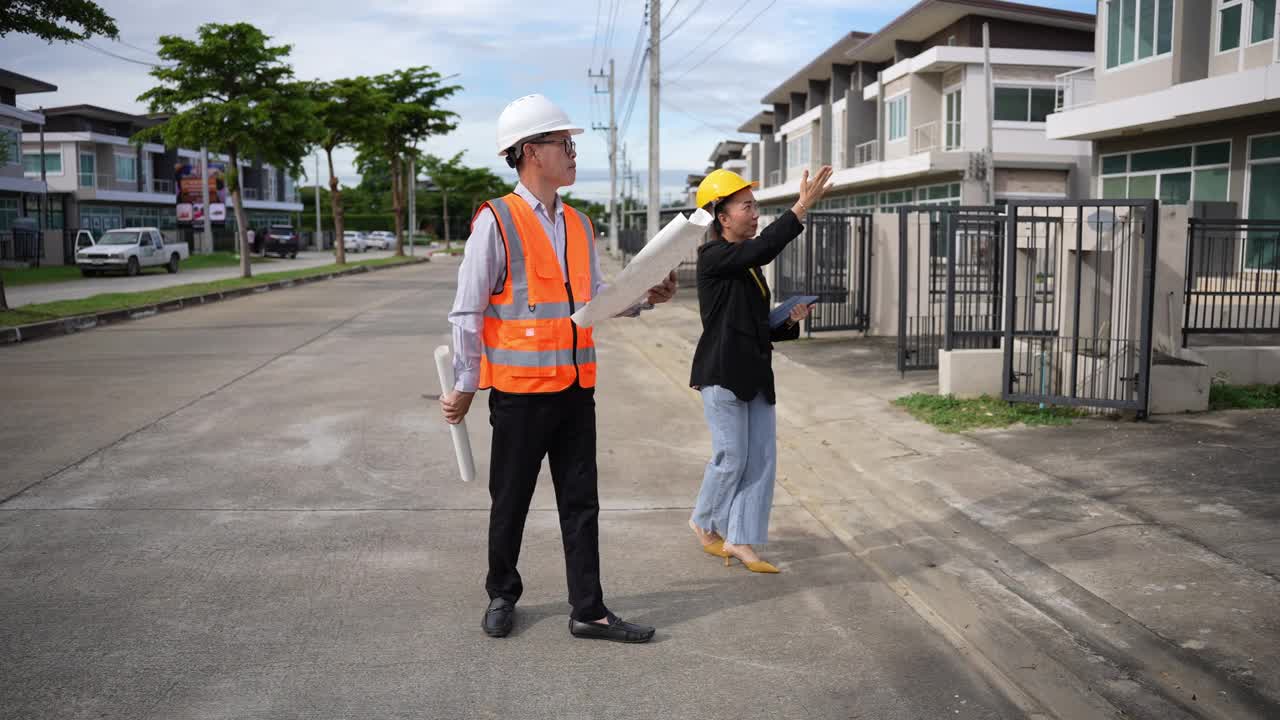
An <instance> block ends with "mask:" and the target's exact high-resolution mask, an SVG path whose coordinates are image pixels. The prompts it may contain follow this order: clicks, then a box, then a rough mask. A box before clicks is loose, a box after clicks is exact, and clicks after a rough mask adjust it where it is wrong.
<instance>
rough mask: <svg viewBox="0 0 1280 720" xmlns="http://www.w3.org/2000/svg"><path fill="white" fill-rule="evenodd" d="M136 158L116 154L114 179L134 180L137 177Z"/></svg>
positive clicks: (122, 180)
mask: <svg viewBox="0 0 1280 720" xmlns="http://www.w3.org/2000/svg"><path fill="white" fill-rule="evenodd" d="M137 162H138V160H137V158H135V157H134V156H132V155H116V180H120V181H121V182H134V181H136V180H137V179H138V166H137V164H136V163H137Z"/></svg>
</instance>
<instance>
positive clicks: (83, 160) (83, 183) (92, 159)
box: [80, 153, 98, 187]
mask: <svg viewBox="0 0 1280 720" xmlns="http://www.w3.org/2000/svg"><path fill="white" fill-rule="evenodd" d="M97 161H98V158H97V156H95V155H94V154H93V153H80V187H93V180H94V178H93V175H94V173H95V172H97V171H96V170H95V169H94V168H95V166H96V164H97Z"/></svg>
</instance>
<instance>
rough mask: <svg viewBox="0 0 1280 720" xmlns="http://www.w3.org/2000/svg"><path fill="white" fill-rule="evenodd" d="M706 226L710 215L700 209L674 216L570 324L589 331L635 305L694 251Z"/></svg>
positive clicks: (575, 314)
mask: <svg viewBox="0 0 1280 720" xmlns="http://www.w3.org/2000/svg"><path fill="white" fill-rule="evenodd" d="M710 224H711V213H709V212H707V211H706V210H703V209H701V208H699V209H697V210H695V211H694V212H693V214H692V215H690V216H689V217H688V218H685V216H684V214H683V213H682V214H680V215H676V216H675V217H674V218H672V219H671V222H669V223H667V225H666V227H664V228H662V230H660V231H659V232H658V234H657V235H654V236H653V239H652V240H650V241H649V242H648V243H647V244H646V245H645V246H644V247H643V248H641V249H640V252H638V253H636V256H635V257H634V258H632V259H631V262H629V263H627V266H626V267H625V268H623V269H622V272H620V273H618V277H616V278H614V281H613V283H612V284H610V285H609V286H608V287H606V288H604V289H603V290H601V291H600V294H599V295H596V296H595V297H593V298H591V302H589V303H587V304H586V305H583V306H582V307H581V308H580V309H579V310H578V311H577V312H575V313H574V314H573V321H574V322H575V323H577V324H578V327H591V326H592V325H594V324H595V323H597V322H600V321H601V320H608V319H609V318H611V317H615V316H617V315H618V313H621V312H623V311H625V310H627V309H628V308H630V307H631V306H632V305H635V304H636V303H637V302H638V301H640V300H642V299H643V298H644V295H645V293H647V292H649V288H651V287H654V286H656V285H661V284H662V281H663V280H666V279H667V275H668V274H669V273H670V272H671V271H672V270H675V269H676V268H677V267H678V266H679V265H680V263H681V261H683V260H684V259H685V258H686V257H688V256H689V254H690V253H692V252H693V251H694V250H695V249H697V247H698V244H699V243H698V241H699V240H701V239H702V236H703V234H704V233H705V232H706V231H707V226H708V225H710Z"/></svg>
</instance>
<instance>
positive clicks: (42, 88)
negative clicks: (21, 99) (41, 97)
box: [0, 68, 58, 95]
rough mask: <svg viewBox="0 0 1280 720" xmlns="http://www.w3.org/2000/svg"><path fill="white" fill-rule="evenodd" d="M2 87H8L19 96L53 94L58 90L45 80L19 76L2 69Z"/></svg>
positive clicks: (0, 81)
mask: <svg viewBox="0 0 1280 720" xmlns="http://www.w3.org/2000/svg"><path fill="white" fill-rule="evenodd" d="M0 87H6V88H9V89H11V90H13V92H14V93H16V94H18V95H26V94H27V93H40V92H53V91H54V90H57V89H58V86H57V85H52V84H50V83H47V82H45V81H43V80H36V79H35V78H30V77H27V76H26V75H19V74H18V73H16V72H13V71H11V70H5V69H4V68H0Z"/></svg>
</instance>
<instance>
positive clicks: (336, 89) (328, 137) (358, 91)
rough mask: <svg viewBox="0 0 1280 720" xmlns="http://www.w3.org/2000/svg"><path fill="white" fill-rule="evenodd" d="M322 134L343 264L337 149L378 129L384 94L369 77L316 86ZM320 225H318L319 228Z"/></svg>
mask: <svg viewBox="0 0 1280 720" xmlns="http://www.w3.org/2000/svg"><path fill="white" fill-rule="evenodd" d="M312 102H313V103H314V105H315V108H316V116H317V120H318V121H319V123H320V127H321V135H320V142H319V145H320V147H321V148H323V149H324V154H325V157H326V158H327V159H328V161H329V203H330V206H331V207H332V210H333V232H334V250H335V252H336V254H337V261H338V264H339V265H342V264H345V263H346V261H347V257H346V248H345V247H344V246H343V242H342V237H343V235H342V233H343V231H344V229H345V227H344V224H343V219H342V217H343V209H344V208H343V202H342V188H341V187H339V185H338V175H337V173H335V172H334V170H333V150H334V148H337V147H339V146H343V145H345V146H355V145H357V144H358V143H361V142H367V141H369V140H370V139H372V138H373V136H374V133H375V132H376V131H377V130H378V126H377V123H376V122H375V121H374V118H376V117H378V115H379V114H380V113H382V112H383V110H384V109H385V108H384V107H383V104H384V103H383V96H382V95H381V94H380V93H379V92H378V91H377V90H375V89H374V87H373V82H372V81H371V80H370V79H369V78H367V77H355V78H343V79H341V80H334V81H333V82H330V83H317V84H316V85H314V86H313V87H312ZM318 229H319V228H317V230H318Z"/></svg>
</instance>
